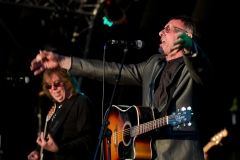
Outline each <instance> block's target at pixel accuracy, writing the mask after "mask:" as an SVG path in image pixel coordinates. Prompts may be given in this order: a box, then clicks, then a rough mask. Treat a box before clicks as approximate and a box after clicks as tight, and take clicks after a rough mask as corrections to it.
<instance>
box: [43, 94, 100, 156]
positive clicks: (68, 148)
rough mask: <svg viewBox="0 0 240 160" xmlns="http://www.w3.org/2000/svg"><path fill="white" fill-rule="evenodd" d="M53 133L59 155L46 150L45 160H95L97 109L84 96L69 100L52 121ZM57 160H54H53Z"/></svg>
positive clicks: (54, 115)
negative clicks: (95, 112) (95, 117)
mask: <svg viewBox="0 0 240 160" xmlns="http://www.w3.org/2000/svg"><path fill="white" fill-rule="evenodd" d="M47 125H48V129H47V133H49V134H50V135H51V136H52V137H53V139H54V141H55V142H56V143H57V145H58V147H59V151H58V152H57V153H55V154H53V153H52V152H48V151H46V150H43V154H44V156H43V157H44V158H43V160H50V159H51V160H53V159H54V160H92V159H93V153H94V149H95V145H96V140H97V136H96V134H95V133H96V131H95V129H96V126H95V122H94V108H93V106H92V103H91V101H90V100H89V99H88V97H86V96H85V95H82V94H77V95H74V96H72V97H71V98H70V99H67V100H65V101H64V102H63V103H62V105H60V108H58V105H57V108H56V111H55V114H53V116H52V117H51V119H50V120H49V121H48V124H47ZM53 157H54V158H53Z"/></svg>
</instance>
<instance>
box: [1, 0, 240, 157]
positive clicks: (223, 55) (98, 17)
mask: <svg viewBox="0 0 240 160" xmlns="http://www.w3.org/2000/svg"><path fill="white" fill-rule="evenodd" d="M109 2H110V3H111V4H116V6H117V7H119V8H121V9H122V11H124V12H125V16H126V18H124V19H122V21H121V16H120V13H121V12H120V13H118V12H117V11H118V8H114V9H113V11H115V13H112V12H111V10H109V12H108V16H109V18H110V19H112V20H114V21H115V25H113V26H112V27H108V26H106V25H103V19H102V17H103V16H104V15H105V12H104V11H105V9H106V8H107V6H109ZM55 3H56V4H57V5H53V3H51V2H49V3H48V0H45V1H21V0H20V1H11V0H8V1H7V0H0V42H1V43H0V46H1V48H0V57H1V58H0V61H1V63H0V65H1V66H0V73H1V74H0V76H1V79H0V92H1V102H2V103H1V106H0V135H1V148H2V150H3V151H4V153H3V154H2V155H0V156H1V158H2V160H16V159H18V160H19V159H20V160H22V159H23V160H24V159H27V155H28V154H29V153H30V152H31V151H32V150H33V149H34V148H35V146H36V142H35V141H36V137H37V134H38V132H39V115H41V117H42V121H43V122H42V125H43V123H44V120H45V116H46V113H47V111H48V110H49V109H50V107H51V106H50V105H49V101H48V99H46V98H45V97H44V96H41V95H39V93H40V92H41V91H42V90H41V85H40V84H41V76H34V75H33V73H32V72H31V71H30V69H29V66H30V61H31V60H32V59H33V58H35V56H36V54H37V53H38V51H39V50H40V49H48V50H52V51H55V52H57V53H60V54H63V55H68V56H77V57H82V58H93V59H99V60H103V58H104V59H105V60H106V61H116V62H121V61H122V59H123V46H118V45H109V44H108V45H106V48H105V49H104V46H105V44H106V42H107V41H108V40H111V39H116V40H138V39H139V40H143V41H144V42H145V47H144V48H143V49H130V50H129V52H128V53H127V55H126V58H125V60H124V62H125V63H127V64H129V63H138V62H141V61H144V60H146V59H147V58H148V57H150V56H151V55H153V54H158V46H159V43H160V38H159V35H158V33H159V31H160V30H161V29H162V28H163V27H164V25H165V24H166V23H167V22H168V19H169V18H170V17H172V16H175V15H179V14H186V15H189V16H192V17H193V18H194V19H195V20H196V21H197V22H198V23H199V26H200V31H201V34H202V36H201V39H200V41H199V45H200V46H201V48H202V49H203V50H204V51H205V53H206V55H207V56H208V57H209V59H210V60H211V61H212V63H213V65H214V68H215V70H216V80H215V85H214V86H212V88H213V91H214V92H213V93H209V95H207V97H208V101H207V102H205V104H206V106H205V107H204V108H203V109H202V116H203V120H202V123H201V125H202V139H203V145H205V144H206V143H207V142H208V141H210V138H211V137H213V136H214V135H215V134H217V133H218V132H220V131H221V130H222V129H224V128H226V129H227V130H228V135H227V137H225V138H223V140H222V141H221V142H222V145H218V146H214V147H212V148H211V149H210V151H209V155H210V158H212V159H226V160H236V159H239V150H240V149H239V148H240V147H239V137H238V135H239V131H238V130H237V128H239V118H238V117H239V116H240V115H239V107H238V103H239V102H237V101H233V100H234V99H235V100H238V99H236V98H238V96H239V78H238V77H239V62H238V58H237V57H238V54H239V51H238V46H239V43H238V42H239V40H238V37H239V29H238V20H239V16H238V15H239V14H238V12H239V5H238V3H237V1H234V0H229V1H214V0H198V1H197V0H171V1H163V0H135V1H134V0H111V1H109V0H107V1H93V0H86V1H84V0H79V1H65V0H58V1H55ZM88 4H94V7H92V8H91V7H87V5H88ZM98 5H99V7H97V6H98ZM94 9H98V10H97V14H93V13H94V12H93V11H94ZM74 32H76V33H79V36H76V37H75V40H76V41H75V42H71V39H72V38H73V37H74V36H73V33H74ZM6 77H15V78H14V79H19V77H29V78H30V82H29V83H27V84H26V83H24V82H23V81H21V82H19V81H9V80H8V81H7V80H6ZM78 78H79V87H80V89H81V91H82V92H84V93H85V94H86V95H87V96H89V97H90V98H91V100H92V101H93V103H94V105H95V107H96V110H97V111H98V113H99V117H96V120H97V121H98V122H99V126H100V125H101V120H102V115H103V114H104V113H105V110H106V108H107V107H108V106H109V104H110V99H111V97H112V95H113V88H114V86H113V85H109V84H107V83H105V84H104V86H103V83H102V82H99V81H94V80H90V79H84V78H81V77H78ZM103 87H104V95H103ZM102 102H104V103H103V106H102ZM233 102H234V103H233ZM112 104H124V105H141V88H139V87H132V86H127V87H124V86H117V89H116V92H115V95H114V96H113V101H112ZM232 106H235V108H234V109H231V107H232ZM40 109H41V110H42V112H41V111H40ZM39 113H41V114H39ZM233 114H234V115H236V117H237V122H236V124H233V123H232V115H233Z"/></svg>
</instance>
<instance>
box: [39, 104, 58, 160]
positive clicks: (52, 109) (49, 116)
mask: <svg viewBox="0 0 240 160" xmlns="http://www.w3.org/2000/svg"><path fill="white" fill-rule="evenodd" d="M55 111H56V104H54V105H53V106H52V108H51V109H50V111H49V112H48V114H47V116H46V121H45V125H44V131H43V135H44V137H46V131H47V124H48V121H49V120H50V119H51V117H52V116H53V114H54V113H55ZM39 155H40V160H43V148H42V147H41V149H40V153H39Z"/></svg>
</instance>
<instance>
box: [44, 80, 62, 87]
mask: <svg viewBox="0 0 240 160" xmlns="http://www.w3.org/2000/svg"><path fill="white" fill-rule="evenodd" d="M61 84H62V81H57V82H54V83H53V86H54V87H56V88H57V87H60V86H61ZM45 88H46V89H51V88H52V85H51V84H46V85H45Z"/></svg>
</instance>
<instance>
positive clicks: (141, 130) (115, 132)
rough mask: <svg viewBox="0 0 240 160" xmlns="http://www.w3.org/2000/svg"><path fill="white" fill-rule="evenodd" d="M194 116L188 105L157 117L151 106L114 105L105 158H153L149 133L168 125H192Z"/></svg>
mask: <svg viewBox="0 0 240 160" xmlns="http://www.w3.org/2000/svg"><path fill="white" fill-rule="evenodd" d="M106 113H107V112H106ZM191 116H192V113H191V110H187V109H186V108H185V109H183V110H182V111H179V112H174V113H172V114H171V115H168V116H165V117H162V118H158V119H154V112H153V110H152V108H151V107H145V106H134V105H133V106H115V105H113V106H112V107H111V109H110V112H109V116H108V121H109V122H110V123H109V125H108V126H107V127H108V128H107V129H108V130H107V132H110V136H107V137H105V138H104V141H103V145H104V157H105V160H120V159H121V160H122V159H125V160H126V159H135V160H150V159H151V158H152V151H151V136H150V134H148V133H149V132H150V131H152V130H154V129H157V128H160V127H163V126H166V125H172V126H177V125H179V124H186V125H188V126H190V125H191V123H190V120H191ZM105 117H106V115H105ZM105 119H106V118H105Z"/></svg>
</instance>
